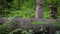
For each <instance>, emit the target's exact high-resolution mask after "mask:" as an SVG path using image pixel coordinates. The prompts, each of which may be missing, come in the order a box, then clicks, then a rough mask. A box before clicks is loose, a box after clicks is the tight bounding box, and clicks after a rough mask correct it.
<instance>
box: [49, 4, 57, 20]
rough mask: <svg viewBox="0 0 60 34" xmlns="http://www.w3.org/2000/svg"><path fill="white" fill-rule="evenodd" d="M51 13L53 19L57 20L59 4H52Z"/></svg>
mask: <svg viewBox="0 0 60 34" xmlns="http://www.w3.org/2000/svg"><path fill="white" fill-rule="evenodd" d="M49 7H50V12H51V18H52V19H56V18H57V4H56V3H50V5H49Z"/></svg>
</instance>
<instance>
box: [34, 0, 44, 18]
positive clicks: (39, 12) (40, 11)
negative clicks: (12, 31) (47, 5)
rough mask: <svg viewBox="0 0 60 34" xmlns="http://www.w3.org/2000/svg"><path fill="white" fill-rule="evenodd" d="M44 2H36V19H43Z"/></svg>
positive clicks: (38, 0)
mask: <svg viewBox="0 0 60 34" xmlns="http://www.w3.org/2000/svg"><path fill="white" fill-rule="evenodd" d="M43 12H44V0H36V15H35V18H36V19H40V18H43Z"/></svg>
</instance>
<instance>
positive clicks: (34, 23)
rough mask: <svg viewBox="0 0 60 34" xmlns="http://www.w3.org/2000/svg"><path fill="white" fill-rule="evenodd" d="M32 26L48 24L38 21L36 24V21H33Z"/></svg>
mask: <svg viewBox="0 0 60 34" xmlns="http://www.w3.org/2000/svg"><path fill="white" fill-rule="evenodd" d="M32 24H33V25H39V24H48V23H47V22H43V21H40V22H37V21H34V22H32Z"/></svg>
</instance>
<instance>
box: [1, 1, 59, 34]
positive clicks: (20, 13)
mask: <svg viewBox="0 0 60 34" xmlns="http://www.w3.org/2000/svg"><path fill="white" fill-rule="evenodd" d="M44 1H45V4H44V16H43V18H44V19H45V18H48V19H50V18H51V12H50V10H51V7H50V6H49V5H50V3H53V4H56V6H57V18H60V12H59V11H60V0H44ZM35 12H36V0H0V18H2V17H7V18H12V19H13V18H26V19H34V18H35ZM11 21H12V20H11ZM11 21H7V22H6V23H4V24H2V25H0V34H17V33H18V34H35V33H36V32H35V31H33V30H31V29H30V30H25V29H22V28H18V29H16V30H13V31H11V30H8V28H10V26H11ZM15 23H18V22H15ZM32 24H33V25H37V24H48V23H47V22H41V23H40V22H33V23H32ZM54 25H56V26H60V25H59V22H57V23H56V24H54ZM7 27H8V28H7ZM5 29H7V30H5ZM41 30H42V31H41ZM41 30H39V31H40V32H43V34H44V33H47V32H46V29H45V30H44V28H42V29H41ZM41 34H42V33H41Z"/></svg>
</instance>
